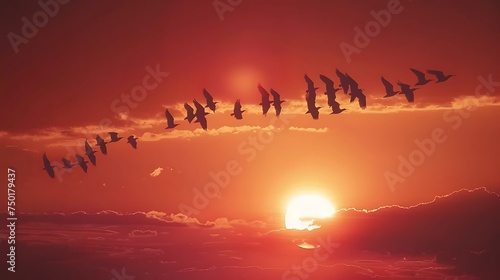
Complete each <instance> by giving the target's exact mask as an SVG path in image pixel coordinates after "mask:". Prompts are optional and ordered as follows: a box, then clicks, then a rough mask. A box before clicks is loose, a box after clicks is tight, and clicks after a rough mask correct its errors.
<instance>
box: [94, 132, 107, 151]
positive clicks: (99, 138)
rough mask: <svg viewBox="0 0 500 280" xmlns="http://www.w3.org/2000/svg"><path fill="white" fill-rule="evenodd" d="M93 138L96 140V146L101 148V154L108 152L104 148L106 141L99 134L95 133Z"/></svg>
mask: <svg viewBox="0 0 500 280" xmlns="http://www.w3.org/2000/svg"><path fill="white" fill-rule="evenodd" d="M95 140H96V141H97V144H95V145H96V146H99V149H101V153H102V154H103V155H107V154H108V149H107V148H106V144H107V143H108V142H105V141H104V139H102V137H101V136H99V135H97V136H96V138H95Z"/></svg>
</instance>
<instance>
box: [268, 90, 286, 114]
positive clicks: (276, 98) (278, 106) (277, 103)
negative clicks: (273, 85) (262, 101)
mask: <svg viewBox="0 0 500 280" xmlns="http://www.w3.org/2000/svg"><path fill="white" fill-rule="evenodd" d="M271 95H272V96H273V106H274V110H276V116H277V117H279V115H280V114H281V103H283V102H285V100H281V99H280V95H279V93H278V92H276V91H275V90H274V89H271Z"/></svg>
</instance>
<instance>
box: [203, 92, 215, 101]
mask: <svg viewBox="0 0 500 280" xmlns="http://www.w3.org/2000/svg"><path fill="white" fill-rule="evenodd" d="M203 96H205V99H206V100H207V103H213V102H214V98H213V97H212V95H210V93H208V91H207V90H206V89H203Z"/></svg>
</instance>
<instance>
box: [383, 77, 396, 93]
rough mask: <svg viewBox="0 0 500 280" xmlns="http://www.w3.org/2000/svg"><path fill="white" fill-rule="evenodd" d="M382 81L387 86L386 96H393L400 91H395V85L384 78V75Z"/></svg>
mask: <svg viewBox="0 0 500 280" xmlns="http://www.w3.org/2000/svg"><path fill="white" fill-rule="evenodd" d="M382 83H383V84H384V87H385V93H386V95H385V96H384V98H385V97H391V96H394V95H396V94H398V93H400V91H394V86H393V85H392V84H391V83H389V81H387V80H386V79H384V77H382Z"/></svg>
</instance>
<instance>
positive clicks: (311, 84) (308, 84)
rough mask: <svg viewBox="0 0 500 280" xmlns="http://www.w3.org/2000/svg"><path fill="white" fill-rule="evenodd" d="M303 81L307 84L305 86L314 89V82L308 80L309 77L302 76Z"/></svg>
mask: <svg viewBox="0 0 500 280" xmlns="http://www.w3.org/2000/svg"><path fill="white" fill-rule="evenodd" d="M304 79H305V80H306V83H307V86H308V87H310V88H313V87H314V82H313V81H312V80H311V78H309V76H307V74H306V75H304Z"/></svg>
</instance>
